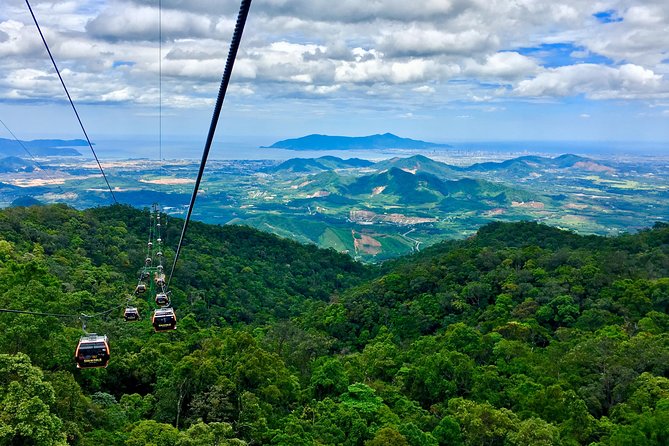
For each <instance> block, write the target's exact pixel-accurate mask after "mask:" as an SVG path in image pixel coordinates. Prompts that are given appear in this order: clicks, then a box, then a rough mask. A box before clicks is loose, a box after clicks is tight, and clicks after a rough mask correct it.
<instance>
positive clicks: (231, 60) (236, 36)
mask: <svg viewBox="0 0 669 446" xmlns="http://www.w3.org/2000/svg"><path fill="white" fill-rule="evenodd" d="M26 1H27V0H26ZM250 8H251V0H242V1H241V5H240V6H239V13H238V15H237V23H236V24H235V30H234V32H233V34H232V42H231V43H230V50H229V51H228V59H227V60H226V62H225V70H224V71H223V78H222V79H221V86H220V88H219V90H218V97H217V99H216V106H215V107H214V113H213V116H212V118H211V124H210V125H209V133H208V134H207V141H206V143H205V146H204V150H203V152H202V161H201V162H200V169H199V171H198V173H197V179H196V181H195V187H194V188H193V195H192V197H191V199H190V205H189V206H188V213H187V214H186V219H185V220H184V226H183V228H182V229H181V236H180V237H179V243H178V244H177V249H176V252H175V253H174V262H173V263H172V270H171V271H170V275H169V278H168V279H167V288H168V289H169V286H170V282H171V281H172V275H173V274H174V269H175V268H176V265H177V261H178V260H179V254H180V253H181V247H182V245H183V241H184V237H185V235H186V230H187V229H188V223H189V222H190V217H191V214H192V212H193V207H194V206H195V200H196V199H197V192H198V190H199V188H200V182H201V181H202V175H203V173H204V168H205V166H206V165H207V158H208V157H209V150H210V149H211V144H212V142H213V140H214V134H215V133H216V125H217V124H218V119H219V117H220V115H221V109H222V108H223V100H224V99H225V93H226V91H227V90H228V84H229V83H230V77H231V75H232V68H233V66H234V64H235V59H236V58H237V50H239V44H240V43H241V40H242V33H243V32H244V25H245V24H246V18H247V17H248V14H249V9H250Z"/></svg>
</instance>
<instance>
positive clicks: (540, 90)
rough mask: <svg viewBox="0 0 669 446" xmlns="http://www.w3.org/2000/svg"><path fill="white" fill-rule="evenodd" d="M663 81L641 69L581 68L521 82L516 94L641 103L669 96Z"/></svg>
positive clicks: (627, 66) (567, 68) (551, 71)
mask: <svg viewBox="0 0 669 446" xmlns="http://www.w3.org/2000/svg"><path fill="white" fill-rule="evenodd" d="M662 81H663V78H662V76H660V75H657V74H655V73H653V71H652V70H648V69H646V68H643V67H640V66H638V65H633V64H625V65H623V66H621V67H617V68H614V67H607V66H601V65H595V64H580V65H570V66H564V67H559V68H554V69H549V70H546V71H544V72H542V73H540V74H539V75H537V76H536V77H534V78H532V79H528V80H524V81H521V82H520V83H518V85H517V87H516V88H514V90H513V92H514V94H515V95H517V96H530V97H564V96H576V95H581V94H582V95H585V96H586V97H589V98H592V99H639V98H650V97H656V96H657V95H658V94H666V93H667V90H666V85H664V84H663V82H662Z"/></svg>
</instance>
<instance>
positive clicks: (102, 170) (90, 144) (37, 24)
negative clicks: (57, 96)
mask: <svg viewBox="0 0 669 446" xmlns="http://www.w3.org/2000/svg"><path fill="white" fill-rule="evenodd" d="M26 5H28V9H29V10H30V15H31V16H32V17H33V21H34V22H35V26H36V27H37V31H39V35H40V37H41V38H42V42H44V47H45V48H46V51H47V53H49V58H50V59H51V63H52V64H53V67H54V69H55V70H56V74H58V79H60V83H61V84H62V85H63V89H64V90H65V94H66V95H67V99H68V100H69V101H70V105H71V106H72V110H74V114H75V116H76V117H77V121H79V126H80V127H81V131H82V132H84V136H85V137H86V141H87V142H88V147H90V149H91V152H93V156H94V157H95V162H97V163H98V167H99V168H100V172H101V173H102V177H103V178H104V180H105V183H107V188H108V189H109V193H110V194H111V196H112V199H113V200H114V203H115V204H118V201H116V196H115V195H114V191H113V190H112V188H111V185H110V184H109V180H107V175H105V171H104V169H103V168H102V164H100V160H99V159H98V155H97V154H96V153H95V150H94V149H93V144H92V143H91V140H90V138H89V137H88V133H87V132H86V129H85V128H84V123H83V122H81V118H80V117H79V112H77V107H75V106H74V101H72V97H71V96H70V92H69V91H68V89H67V87H66V86H65V81H64V80H63V76H61V75H60V70H59V69H58V65H56V60H55V59H54V58H53V55H52V54H51V49H50V48H49V44H48V43H47V42H46V39H45V38H44V34H43V33H42V28H40V26H39V23H38V22H37V17H35V13H34V12H33V8H32V7H31V6H30V2H29V0H26Z"/></svg>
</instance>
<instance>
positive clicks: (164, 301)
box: [156, 293, 170, 307]
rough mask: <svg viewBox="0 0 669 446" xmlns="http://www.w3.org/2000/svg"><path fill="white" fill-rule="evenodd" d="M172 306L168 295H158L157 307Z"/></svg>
mask: <svg viewBox="0 0 669 446" xmlns="http://www.w3.org/2000/svg"><path fill="white" fill-rule="evenodd" d="M169 304H170V298H169V296H168V295H167V294H166V293H158V294H156V305H158V306H159V307H164V306H167V305H169Z"/></svg>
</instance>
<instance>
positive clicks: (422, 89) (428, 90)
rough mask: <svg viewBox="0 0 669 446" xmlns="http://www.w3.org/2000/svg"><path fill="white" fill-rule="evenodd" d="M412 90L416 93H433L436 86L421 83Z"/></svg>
mask: <svg viewBox="0 0 669 446" xmlns="http://www.w3.org/2000/svg"><path fill="white" fill-rule="evenodd" d="M411 91H415V92H416V93H426V94H432V93H434V92H436V90H435V89H434V87H430V86H429V85H421V86H420V87H416V88H412V89H411Z"/></svg>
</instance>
